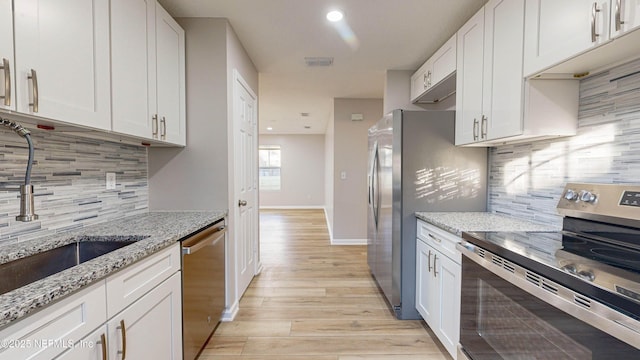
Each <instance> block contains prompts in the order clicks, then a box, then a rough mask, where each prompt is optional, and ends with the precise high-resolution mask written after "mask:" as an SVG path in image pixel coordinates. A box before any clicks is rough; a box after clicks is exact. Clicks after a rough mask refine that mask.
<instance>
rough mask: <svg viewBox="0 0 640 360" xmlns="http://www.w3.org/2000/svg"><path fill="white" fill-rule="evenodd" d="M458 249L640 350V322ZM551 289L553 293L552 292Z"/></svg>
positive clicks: (502, 262)
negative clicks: (639, 333) (639, 332)
mask: <svg viewBox="0 0 640 360" xmlns="http://www.w3.org/2000/svg"><path fill="white" fill-rule="evenodd" d="M456 249H458V250H459V251H460V252H461V253H462V255H464V256H465V257H466V258H468V259H470V260H472V261H474V262H475V263H477V264H478V265H480V266H481V267H483V268H485V269H487V271H490V272H491V273H493V274H494V275H496V276H498V277H500V278H501V279H503V280H504V281H506V282H508V283H510V284H511V285H513V286H515V287H517V288H520V289H521V290H523V291H525V292H527V293H529V294H531V295H532V296H535V297H537V298H538V299H540V300H541V301H543V302H545V303H547V304H549V305H550V306H554V307H556V308H558V309H560V310H562V311H564V312H565V313H567V314H569V315H571V316H573V317H575V318H577V319H578V320H581V321H583V322H585V323H587V324H589V325H591V326H593V327H594V328H597V329H599V330H601V331H603V332H605V333H607V334H609V335H611V336H613V337H615V338H617V339H619V340H621V341H624V342H626V343H627V344H630V345H631V346H634V347H635V348H637V349H640V337H639V336H638V332H637V331H636V329H640V322H638V321H637V320H634V319H632V318H630V317H628V316H626V315H624V314H622V313H619V312H617V311H615V310H613V309H612V308H610V307H608V306H606V305H604V304H601V303H600V302H598V301H596V300H594V299H591V298H588V297H587V296H584V295H582V294H580V293H577V292H574V291H573V290H571V289H568V288H566V287H564V286H563V285H560V284H558V283H556V282H554V281H552V280H549V279H547V278H545V277H544V276H542V275H540V274H538V273H536V272H534V271H531V270H528V269H526V268H524V267H522V266H520V265H518V264H515V263H513V262H511V261H509V260H507V259H503V258H502V257H500V256H499V255H494V254H493V253H492V252H490V251H488V250H485V249H482V248H481V247H479V246H476V245H474V244H471V243H469V242H466V241H463V242H459V243H457V244H456ZM478 253H481V254H482V255H480V254H478ZM464 261H465V259H464V258H463V259H462V262H463V269H462V277H463V281H464V276H465V274H464ZM527 273H530V275H531V276H530V275H527ZM527 279H539V281H537V283H536V282H535V281H531V280H527ZM551 288H552V289H553V291H552V290H549V289H551ZM587 306H588V307H589V308H587Z"/></svg>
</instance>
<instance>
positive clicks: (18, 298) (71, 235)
mask: <svg viewBox="0 0 640 360" xmlns="http://www.w3.org/2000/svg"><path fill="white" fill-rule="evenodd" d="M226 215H227V212H226V211H207V212H204V211H179V212H150V213H146V214H142V215H136V216H131V217H127V218H124V219H120V220H115V221H109V222H106V223H103V224H97V225H91V226H87V227H84V228H81V229H77V230H73V231H70V232H65V233H61V234H57V235H53V236H46V237H42V238H38V239H34V240H29V241H25V242H22V243H18V244H7V245H3V246H1V247H0V264H4V263H6V262H9V261H12V260H16V259H19V258H22V257H26V256H29V255H33V254H36V253H40V252H43V251H46V250H50V249H53V248H57V247H60V246H63V245H66V244H69V243H74V242H77V241H83V240H84V241H86V240H98V241H100V240H103V241H125V240H128V238H130V237H133V238H135V239H137V240H138V241H137V242H136V243H134V244H131V245H128V246H126V247H124V248H121V249H118V250H115V251H113V252H110V253H107V254H105V255H102V256H99V257H97V258H95V259H92V260H89V261H87V262H85V263H82V264H80V265H77V266H74V267H72V268H70V269H67V270H64V271H62V272H59V273H57V274H54V275H51V276H49V277H46V278H44V279H42V280H39V281H36V282H33V283H31V284H29V285H26V286H23V287H21V288H18V289H16V290H13V291H10V292H8V293H5V294H2V295H0V328H2V327H5V326H6V325H7V324H9V323H11V322H12V321H15V320H17V319H20V318H22V317H24V316H26V315H28V314H31V313H33V312H34V311H36V310H38V309H40V308H42V307H44V306H46V305H48V304H50V303H52V302H54V301H57V300H59V299H61V298H63V297H65V296H67V295H69V294H71V293H73V292H75V291H77V290H79V289H81V288H83V287H85V286H87V285H89V284H92V283H94V282H96V281H98V280H100V279H103V278H105V277H106V276H108V275H109V274H111V273H112V272H115V271H117V270H119V269H122V268H123V267H125V266H127V265H130V264H132V263H134V262H136V261H138V260H140V259H142V258H144V257H146V256H149V255H151V254H153V253H155V252H157V251H159V250H162V249H164V248H166V247H168V246H170V245H172V244H175V243H176V241H178V240H180V239H182V238H184V237H186V236H188V235H190V234H192V233H194V232H196V231H198V230H199V229H201V228H203V227H206V226H207V225H210V224H212V223H214V222H216V221H218V220H220V219H223V218H224V217H225V216H226Z"/></svg>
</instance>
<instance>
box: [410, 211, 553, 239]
mask: <svg viewBox="0 0 640 360" xmlns="http://www.w3.org/2000/svg"><path fill="white" fill-rule="evenodd" d="M416 217H417V218H418V219H421V220H424V221H426V222H428V223H430V224H433V225H435V226H437V227H439V228H441V229H444V230H446V231H448V232H450V233H453V234H456V235H458V236H461V235H462V232H463V231H467V232H468V231H474V232H476V231H477V232H486V231H517V232H525V231H529V232H551V231H560V230H562V228H561V227H560V226H555V225H545V224H539V223H534V222H531V221H526V220H521V219H515V218H512V217H508V216H506V215H501V214H495V213H488V212H416Z"/></svg>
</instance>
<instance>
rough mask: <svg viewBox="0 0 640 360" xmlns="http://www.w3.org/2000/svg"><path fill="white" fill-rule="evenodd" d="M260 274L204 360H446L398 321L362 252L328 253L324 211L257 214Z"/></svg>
mask: <svg viewBox="0 0 640 360" xmlns="http://www.w3.org/2000/svg"><path fill="white" fill-rule="evenodd" d="M260 236H261V240H260V241H261V242H260V243H261V258H262V263H263V266H264V270H263V271H262V273H261V274H260V275H258V276H256V277H255V278H254V280H253V282H252V283H251V285H250V286H249V288H248V289H247V291H246V293H245V294H244V296H243V298H242V299H241V301H240V311H239V313H238V315H237V317H236V319H235V320H234V321H233V322H226V323H222V324H220V326H219V327H218V329H217V330H216V332H215V333H214V336H212V337H211V340H210V341H209V343H208V344H207V347H206V349H205V350H204V351H203V353H202V355H201V357H200V359H202V360H214V359H215V360H218V359H220V360H236V359H243V360H249V359H251V360H253V359H265V360H276V359H277V360H281V359H282V360H292V359H305V360H356V359H367V360H381V359H389V360H390V359H394V360H414V359H423V360H424V359H450V357H449V356H448V355H444V353H445V351H444V350H443V348H442V347H441V345H440V344H439V343H438V342H437V340H433V335H432V333H431V331H430V330H428V329H427V328H426V325H423V322H422V321H407V320H396V319H395V318H394V317H393V315H392V314H391V311H390V310H388V307H387V305H386V303H385V301H384V295H382V294H381V293H380V292H379V290H378V288H377V287H376V285H375V282H374V280H373V278H372V277H371V275H370V273H369V269H368V266H367V249H366V246H331V245H330V244H329V234H328V232H327V227H326V221H325V217H324V212H323V211H322V210H277V211H276V210H263V211H261V213H260Z"/></svg>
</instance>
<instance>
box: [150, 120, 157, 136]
mask: <svg viewBox="0 0 640 360" xmlns="http://www.w3.org/2000/svg"><path fill="white" fill-rule="evenodd" d="M151 136H153V137H154V138H156V139H157V138H158V114H153V116H152V117H151Z"/></svg>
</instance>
